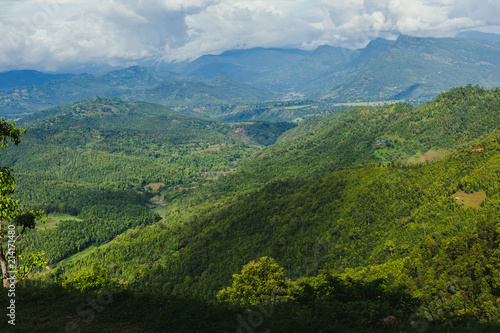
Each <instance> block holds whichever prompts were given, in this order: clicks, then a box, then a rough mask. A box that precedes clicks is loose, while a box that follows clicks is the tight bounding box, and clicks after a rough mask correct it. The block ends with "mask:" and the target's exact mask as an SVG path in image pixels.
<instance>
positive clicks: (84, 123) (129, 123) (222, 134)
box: [2, 97, 293, 264]
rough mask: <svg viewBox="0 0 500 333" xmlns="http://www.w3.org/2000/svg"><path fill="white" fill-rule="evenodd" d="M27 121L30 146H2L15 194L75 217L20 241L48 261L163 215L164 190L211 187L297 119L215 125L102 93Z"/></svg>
mask: <svg viewBox="0 0 500 333" xmlns="http://www.w3.org/2000/svg"><path fill="white" fill-rule="evenodd" d="M20 125H21V126H26V128H27V129H28V134H27V135H26V136H25V137H24V140H23V144H21V145H19V146H17V147H11V148H9V150H7V151H6V152H5V153H3V154H2V163H4V165H9V166H12V167H13V168H14V170H15V177H16V179H17V180H18V190H17V191H16V196H17V197H19V198H20V199H21V203H22V205H23V207H26V208H28V207H29V208H37V209H40V208H41V209H45V212H46V213H59V214H67V215H69V216H66V217H65V218H63V219H60V220H54V223H53V224H51V227H50V228H49V227H47V228H44V229H41V230H40V231H38V230H35V231H33V232H31V233H29V234H28V235H27V237H26V238H25V239H24V240H23V241H25V242H27V244H29V246H30V248H36V249H37V250H40V251H44V252H45V253H46V256H47V258H48V259H49V263H51V264H52V263H56V262H58V261H59V260H61V259H63V258H66V257H68V256H69V255H72V254H75V253H77V252H79V251H82V250H84V249H86V248H88V247H90V246H92V245H99V244H103V243H105V242H108V241H110V240H112V239H113V238H114V237H115V236H116V235H118V234H120V233H122V232H124V231H126V230H128V229H130V228H134V227H135V226H138V225H140V224H144V225H146V224H151V223H153V222H156V221H158V220H159V219H160V216H158V214H157V213H160V214H161V215H162V216H164V215H165V212H164V209H163V206H165V205H166V203H168V201H169V199H167V198H165V196H167V197H168V196H170V197H172V198H175V197H176V196H177V195H180V194H181V192H182V191H183V190H188V189H195V188H197V187H199V186H204V185H207V184H208V183H210V182H212V181H214V179H216V178H218V177H219V176H220V174H221V173H226V172H231V170H234V169H235V167H236V166H237V165H238V162H239V161H240V160H241V159H242V158H245V157H248V156H249V155H250V154H251V153H253V152H254V151H256V150H258V149H259V148H260V147H261V146H262V145H268V144H272V143H274V142H275V141H276V139H277V137H278V136H279V135H280V133H281V132H283V131H285V130H287V129H289V128H290V127H293V125H287V124H279V123H278V124H276V123H275V124H267V123H246V124H239V123H233V124H222V123H215V122H212V121H209V120H205V119H201V118H197V117H193V116H186V115H184V114H181V113H179V112H175V111H172V110H170V109H167V108H165V107H163V106H160V105H155V104H148V103H143V102H136V101H123V100H120V99H116V98H104V97H103V98H91V99H87V100H84V101H81V102H78V103H75V104H71V105H67V106H62V107H58V108H55V109H51V110H48V111H42V112H39V113H37V114H35V115H33V116H30V117H27V118H24V119H23V120H22V121H21V122H20ZM159 188H161V189H162V191H163V193H164V194H163V195H162V194H161V193H160V192H158V189H159ZM150 199H153V201H150ZM172 200H173V199H172ZM152 208H155V210H152ZM77 217H78V218H77ZM170 219H173V217H170ZM81 220H83V221H81ZM55 239H59V240H60V241H54V240H55Z"/></svg>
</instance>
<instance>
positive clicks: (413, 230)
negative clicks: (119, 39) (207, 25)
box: [0, 35, 500, 332]
mask: <svg viewBox="0 0 500 333" xmlns="http://www.w3.org/2000/svg"><path fill="white" fill-rule="evenodd" d="M499 45H500V44H498V43H497V42H493V41H486V40H479V39H458V38H423V37H410V36H405V35H402V36H400V37H399V38H398V39H397V40H385V39H375V40H373V41H372V42H370V43H369V44H368V45H367V46H366V47H365V48H363V49H358V50H349V49H343V48H337V47H330V46H321V47H318V48H316V49H315V50H312V51H303V50H292V49H264V48H256V49H249V50H234V51H228V52H225V53H222V54H220V55H217V56H215V55H213V56H202V57H200V58H198V59H197V60H195V61H192V62H190V63H183V64H178V65H175V64H172V65H171V68H170V70H171V71H170V72H166V71H162V70H160V69H158V68H148V67H140V66H133V67H129V68H126V69H120V70H117V71H111V72H107V73H104V74H95V75H94V74H92V75H90V74H81V75H68V76H64V75H63V76H51V75H48V74H47V75H44V74H43V73H39V72H37V73H33V72H22V73H19V75H20V77H19V78H18V79H15V80H14V79H12V81H13V82H14V83H13V84H18V83H24V82H31V84H28V85H26V86H23V85H17V86H9V84H7V83H5V84H4V85H3V86H2V85H0V87H1V88H2V89H0V110H1V112H0V115H2V116H3V117H7V119H10V120H8V121H5V120H4V119H2V127H1V130H2V132H1V139H2V143H4V144H5V145H7V144H8V147H7V146H5V147H4V149H3V150H2V151H1V161H2V166H5V167H9V168H12V172H11V171H10V169H5V168H3V169H2V170H1V175H2V177H3V178H2V179H5V180H2V181H3V186H4V187H3V189H1V196H2V197H1V200H2V201H0V203H5V204H4V205H5V208H4V210H5V211H7V212H10V211H9V209H11V208H9V207H11V206H9V205H14V206H15V205H18V209H19V210H22V211H28V212H30V211H31V212H34V211H38V210H43V211H44V214H45V215H46V221H43V220H39V219H38V220H37V224H36V228H30V227H27V228H26V227H23V226H22V225H20V224H19V223H21V222H19V221H18V222H16V223H18V226H17V227H16V229H15V230H16V232H17V233H22V237H20V238H19V241H18V242H17V243H16V247H17V248H19V251H26V253H32V254H33V255H34V256H35V257H36V258H42V259H43V260H42V259H40V260H41V262H38V264H37V265H35V266H36V267H31V270H32V272H31V274H30V275H29V276H28V277H27V278H24V279H23V280H22V281H20V282H19V283H18V287H17V288H18V289H17V291H16V292H17V294H18V296H17V297H18V304H19V310H18V325H17V327H16V329H18V330H19V331H27V332H28V331H29V332H42V331H55V332H59V331H61V332H62V331H66V332H77V331H78V332H96V331H100V332H122V331H130V332H226V331H243V330H246V331H249V332H252V331H255V332H292V331H293V332H310V331H318V332H320V331H324V332H337V331H346V332H359V331H363V332H401V331H407V332H423V331H429V332H434V331H435V332H440V331H443V330H452V331H456V332H489V331H491V332H494V331H496V330H498V327H499V326H498V325H499V318H500V303H499V301H498V300H499V299H500V284H499V282H498V281H499V278H500V268H499V266H498V262H499V260H500V258H499V256H500V252H499V244H500V234H499V230H500V229H499V228H498V226H499V224H498V223H499V222H498V221H499V220H498V216H499V208H500V186H499V184H500V167H499V165H500V131H499V126H498V124H500V114H499V112H498V110H500V89H499V88H494V87H495V86H498V85H500V84H499V83H498V82H497V81H496V79H495V77H496V76H495V73H496V72H497V67H498V66H499V65H500V63H498V59H500V58H499V57H498V56H499V52H500V47H499ZM422 54H423V56H422ZM388 67H391V69H389V68H388ZM5 75H7V74H5ZM12 75H14V76H15V75H16V74H15V73H9V74H8V76H6V77H9V78H10V77H12ZM30 75H31V76H30ZM1 77H2V76H1V75H0V79H1ZM30 77H31V79H30ZM30 80H32V81H30ZM485 82H488V84H485ZM284 96H286V97H287V98H283V97H284ZM291 96H293V98H288V97H291ZM299 97H304V98H299ZM12 119H16V122H15V124H13V123H10V121H11V120H12ZM12 126H13V127H12ZM12 128H26V133H22V134H21V135H20V141H21V142H20V143H19V144H18V145H17V144H15V143H16V142H11V141H10V139H11V138H14V137H15V135H16V134H15V133H16V132H15V131H14V130H13V129H12ZM11 176H12V177H13V178H12V179H15V192H14V194H12V193H11V192H12V191H13V186H14V185H12V184H10V183H8V181H9V179H11V178H10V177H11ZM13 199H16V200H17V199H18V200H19V203H18V204H13V203H12V200H13ZM13 214H14V213H13ZM6 216H7V215H6ZM2 218H4V217H2ZM11 220H12V221H17V220H16V218H12V219H11ZM7 221H8V220H7V219H6V218H5V219H4V220H2V223H3V224H2V227H4V228H3V229H2V230H7V229H6V228H7V224H6V223H7ZM5 235H7V233H5ZM4 242H5V238H4ZM2 245H3V246H4V248H6V245H5V243H3V244H2ZM2 253H3V252H2ZM29 258H30V257H28V256H24V257H20V258H19V260H20V264H22V265H26V266H27V265H28V264H29V262H30V261H29V260H31V259H29ZM22 267H25V266H22ZM23 269H24V268H23ZM242 281H243V282H242ZM103 299H106V301H104V300H103ZM0 301H1V302H8V298H7V295H3V294H2V295H1V296H0ZM96 302H97V303H96ZM2 304H3V303H2ZM82 304H83V305H82ZM266 306H267V307H268V308H266ZM84 308H85V309H86V310H85V311H82V309H84ZM252 318H253V319H252ZM255 318H260V319H259V320H258V321H256V320H254V319H255ZM256 322H258V324H255V323H256ZM0 330H2V332H3V331H6V332H7V331H9V330H12V327H11V326H9V325H8V324H7V323H5V322H1V323H0ZM13 332H14V331H13Z"/></svg>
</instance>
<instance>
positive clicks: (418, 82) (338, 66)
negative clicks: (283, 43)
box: [181, 33, 500, 104]
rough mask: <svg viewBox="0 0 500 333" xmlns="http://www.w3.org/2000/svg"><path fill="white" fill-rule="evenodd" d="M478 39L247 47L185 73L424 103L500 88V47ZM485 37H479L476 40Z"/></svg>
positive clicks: (327, 94) (326, 94) (273, 87)
mask: <svg viewBox="0 0 500 333" xmlns="http://www.w3.org/2000/svg"><path fill="white" fill-rule="evenodd" d="M461 36H474V39H472V38H417V37H410V36H404V35H403V36H400V37H399V38H398V39H397V40H396V41H392V40H385V39H381V38H379V39H376V40H373V41H371V42H370V43H369V44H368V45H367V46H366V48H364V49H359V50H349V49H345V48H337V47H331V46H321V47H319V48H317V49H315V50H312V51H300V50H277V49H263V48H256V49H248V50H238V51H231V52H225V53H222V54H221V55H210V56H202V57H200V58H198V59H197V60H195V61H193V62H191V63H188V64H184V65H183V67H182V69H181V73H182V74H185V75H188V76H193V77H196V76H202V77H205V78H208V77H213V76H217V75H226V76H228V77H229V78H231V79H232V80H235V81H238V82H242V83H245V84H248V85H251V86H253V87H256V88H261V89H266V90H269V91H273V92H274V93H277V94H280V95H281V96H284V95H287V94H289V93H291V92H293V93H295V94H294V95H295V96H296V97H300V96H302V97H307V98H312V99H319V98H321V99H325V98H332V99H335V100H340V101H363V102H366V101H384V100H403V101H410V102H412V103H416V104H419V103H421V102H425V101H430V100H432V99H433V98H434V97H435V96H437V95H438V94H439V93H441V92H443V91H445V90H448V89H450V88H452V87H456V86H463V85H467V84H481V85H484V86H485V87H486V88H491V87H495V86H498V85H500V80H499V79H498V76H499V75H498V74H496V72H497V71H498V70H499V65H500V44H498V43H496V42H492V41H490V40H494V39H495V38H494V37H495V36H497V37H498V35H493V34H483V33H470V34H467V33H463V34H462V35H461ZM477 38H480V39H477Z"/></svg>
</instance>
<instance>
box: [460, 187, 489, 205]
mask: <svg viewBox="0 0 500 333" xmlns="http://www.w3.org/2000/svg"><path fill="white" fill-rule="evenodd" d="M453 198H455V200H457V204H459V205H464V207H465V208H469V207H474V208H479V207H481V203H482V202H483V201H484V200H486V192H484V191H478V192H474V193H469V194H468V193H465V192H464V191H458V192H455V193H453Z"/></svg>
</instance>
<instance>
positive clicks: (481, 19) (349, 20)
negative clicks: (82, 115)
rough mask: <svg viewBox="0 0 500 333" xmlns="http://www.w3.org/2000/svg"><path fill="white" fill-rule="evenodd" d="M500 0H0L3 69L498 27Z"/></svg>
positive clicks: (60, 67)
mask: <svg viewBox="0 0 500 333" xmlns="http://www.w3.org/2000/svg"><path fill="white" fill-rule="evenodd" d="M499 14H500V1H498V0H267V1H260V0H253V1H251V0H122V1H118V0H85V1H77V0H43V1H42V0H12V1H4V0H0V71H6V70H13V69H37V70H42V71H47V72H57V71H71V70H72V69H73V70H74V71H77V69H78V68H83V67H82V66H88V65H92V64H93V65H98V66H103V65H106V66H125V67H126V66H131V65H134V64H137V63H138V62H140V61H141V60H148V61H151V62H153V63H162V62H166V63H169V62H181V61H190V60H194V59H196V58H198V57H200V56H202V55H205V54H220V53H222V52H223V51H226V50H231V49H246V48H252V47H265V48H300V49H305V50H311V49H314V48H316V47H318V46H320V45H332V46H342V47H347V48H351V49H353V48H361V47H364V46H365V45H366V44H367V43H368V42H369V41H370V40H372V39H375V38H378V37H382V38H389V39H395V38H397V36H398V35H400V34H406V35H412V36H421V37H452V36H455V35H456V34H457V33H459V32H461V31H466V30H478V31H483V32H493V33H499V34H500V15H499Z"/></svg>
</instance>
